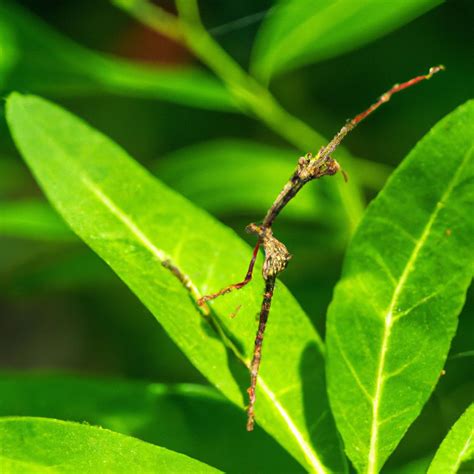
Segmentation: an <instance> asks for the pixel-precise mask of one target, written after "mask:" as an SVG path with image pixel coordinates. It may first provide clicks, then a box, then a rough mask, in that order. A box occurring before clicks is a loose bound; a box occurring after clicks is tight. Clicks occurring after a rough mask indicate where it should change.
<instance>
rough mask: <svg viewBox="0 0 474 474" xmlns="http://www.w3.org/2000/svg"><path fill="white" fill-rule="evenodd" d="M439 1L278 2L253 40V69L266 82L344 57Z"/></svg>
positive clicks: (310, 0) (326, 0) (294, 0)
mask: <svg viewBox="0 0 474 474" xmlns="http://www.w3.org/2000/svg"><path fill="white" fill-rule="evenodd" d="M440 3H442V0H410V1H407V0H392V1H390V2H382V1H381V0H358V1H354V0H318V1H317V2H315V1H314V0H280V1H279V2H278V3H277V5H276V6H275V7H274V8H272V9H271V10H270V13H269V14H268V16H267V18H266V20H265V21H264V23H263V25H262V27H261V30H260V32H259V34H258V36H257V40H256V43H255V48H254V52H253V60H252V68H253V70H254V72H255V74H256V75H257V76H258V77H259V78H260V79H263V80H265V81H268V80H269V79H270V78H271V77H272V76H273V75H275V74H277V73H279V72H282V71H287V70H290V69H294V68H296V67H299V66H302V65H305V64H308V63H314V62H317V61H322V60H323V59H328V58H331V57H334V56H337V55H339V54H342V53H346V52H348V51H351V50H353V49H356V48H358V47H360V46H363V45H365V44H367V43H369V42H370V41H373V40H375V39H377V38H379V37H380V36H383V35H385V34H387V33H390V32H391V31H393V30H395V29H397V28H399V27H400V26H402V25H404V24H405V23H408V22H410V21H412V20H413V19H415V18H416V17H417V16H420V15H422V14H423V13H425V12H427V11H428V10H430V9H431V8H434V7H435V6H436V5H439V4H440Z"/></svg>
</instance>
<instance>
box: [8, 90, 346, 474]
mask: <svg viewBox="0 0 474 474" xmlns="http://www.w3.org/2000/svg"><path fill="white" fill-rule="evenodd" d="M7 121H8V123H9V126H10V129H11V131H12V135H13V137H14V140H15V142H16V144H17V146H18V148H19V149H20V151H21V153H22V155H23V156H24V158H25V160H26V162H27V164H28V165H29V166H30V168H31V170H32V171H33V174H34V175H35V176H36V179H37V180H38V182H39V183H40V185H41V186H42V188H43V189H44V191H45V193H46V194H47V196H48V198H49V199H50V201H51V202H52V203H53V205H54V206H55V207H56V209H57V210H58V211H59V213H60V214H61V215H62V216H63V218H64V219H65V220H66V221H67V222H68V224H69V225H70V226H71V227H72V229H73V230H74V231H75V232H76V233H77V234H78V235H79V236H80V237H81V238H82V239H83V240H84V241H85V242H86V243H87V244H88V245H89V246H90V247H91V248H92V249H93V250H94V251H95V252H97V253H98V254H99V255H100V256H101V257H102V258H103V259H104V260H105V261H106V262H107V263H108V264H109V265H110V266H111V267H112V268H113V269H114V270H115V272H116V273H117V274H118V275H119V276H120V278H122V279H123V280H124V281H125V283H127V285H128V286H129V287H130V288H131V289H132V291H133V292H134V293H135V294H136V295H137V296H138V297H139V298H140V300H141V301H142V302H143V303H144V304H145V305H146V306H147V307H148V308H149V309H150V311H151V312H152V313H153V314H154V315H155V317H156V318H157V319H158V320H159V321H160V323H161V324H162V325H163V327H164V328H165V329H166V331H167V332H168V333H169V335H170V336H171V337H172V338H173V340H174V341H175V342H176V344H177V345H178V346H179V347H180V348H181V350H182V351H183V352H184V353H185V354H186V355H187V357H188V358H189V359H190V360H191V362H192V363H193V364H194V365H195V366H196V367H197V368H198V369H199V370H200V371H201V372H202V373H203V374H204V375H205V376H206V377H207V378H208V379H209V380H210V381H211V382H212V383H213V384H214V385H215V386H216V387H217V388H218V389H219V390H221V391H222V392H223V393H224V394H225V395H226V396H227V397H228V398H229V399H230V400H231V401H233V402H234V403H236V404H238V405H239V406H241V407H242V406H243V405H244V404H245V403H246V393H245V392H246V387H247V384H248V373H247V369H246V368H244V364H245V365H247V366H248V364H249V361H250V359H251V356H252V352H253V341H254V338H255V333H256V328H257V322H256V321H255V313H256V312H257V310H258V308H259V307H260V303H261V298H262V293H263V284H262V281H261V278H259V277H258V275H259V272H260V271H261V259H259V261H258V265H257V267H256V275H257V277H256V278H255V280H254V282H253V283H252V284H251V285H248V286H247V287H245V288H244V289H242V290H241V291H239V292H234V293H231V294H229V295H228V296H227V297H226V298H222V299H220V300H217V301H216V302H215V304H213V312H212V313H211V314H210V315H209V316H205V315H203V314H202V313H201V312H200V311H199V310H198V309H197V306H196V304H195V297H197V296H198V295H200V294H205V293H207V292H209V291H214V290H216V289H219V288H221V287H222V286H223V285H226V284H228V283H229V282H233V281H239V280H240V279H242V277H243V276H244V274H245V272H246V269H247V264H248V260H249V258H250V255H251V250H250V248H249V247H248V246H247V245H246V244H244V243H243V242H242V241H241V240H240V239H239V238H237V236H236V235H235V234H234V233H233V232H232V231H231V230H230V229H228V228H227V227H225V226H223V225H222V224H220V223H219V222H217V221H216V220H214V219H213V218H212V217H210V216H209V215H208V214H206V213H205V212H204V211H202V210H200V209H199V208H196V207H195V206H194V205H193V204H191V203H190V202H188V201H187V200H186V199H185V198H183V197H182V196H180V195H178V194H177V193H175V192H174V191H172V190H170V189H168V188H167V187H166V186H165V185H163V184H161V183H160V182H159V181H157V180H156V179H155V178H153V177H152V176H151V175H150V174H149V173H148V172H146V171H145V170H144V169H143V168H142V167H141V166H139V165H138V164H137V163H136V162H135V161H133V160H132V159H131V158H130V157H129V156H128V155H127V154H126V153H125V152H124V151H123V150H122V149H121V148H120V147H118V146H117V145H115V144H114V143H112V142H111V141H110V140H109V139H107V138H106V137H104V136H103V135H101V134H100V133H98V132H97V131H95V130H93V129H92V128H90V127H89V126H88V125H86V124H85V123H84V122H82V121H81V120H79V119H77V118H76V117H74V116H72V115H71V114H69V113H68V112H66V111H64V110H62V109H61V108H59V107H57V106H55V105H53V104H51V103H49V102H47V101H45V100H43V99H40V98H37V97H33V96H21V95H19V94H13V95H11V96H10V97H9V99H8V102H7ZM165 261H171V262H172V264H173V265H175V266H176V267H177V268H179V269H180V272H181V273H182V274H183V275H186V276H187V278H189V281H188V282H187V284H186V286H187V288H188V290H186V288H185V287H184V285H183V284H182V283H181V282H180V281H179V280H178V278H176V276H175V275H174V274H173V273H172V272H171V271H169V270H168V269H167V268H165V267H164V266H163V262H165ZM238 304H242V309H241V311H240V313H239V316H238V317H236V318H233V319H232V318H230V317H229V315H230V314H231V313H232V312H234V310H235V308H236V306H237V305H238ZM324 378H325V375H324V362H323V348H322V343H321V341H320V339H319V337H318V335H317V333H316V332H315V330H314V328H313V327H312V325H311V323H310V321H309V320H308V318H307V317H306V316H305V314H304V312H303V311H302V309H301V308H300V307H299V305H298V304H297V302H296V301H295V300H294V298H293V297H292V296H291V295H290V293H289V292H288V291H287V290H286V288H285V287H284V285H283V284H281V283H278V288H277V291H276V297H275V302H274V305H273V306H272V314H271V318H270V322H269V326H268V330H267V335H266V337H265V349H264V356H263V362H262V367H261V374H260V378H259V383H258V390H257V391H258V397H257V398H258V399H257V406H256V411H257V422H258V423H259V424H260V426H262V427H263V428H264V429H265V430H266V431H267V432H269V433H270V434H271V435H272V436H274V437H275V439H277V440H278V441H279V442H280V443H281V444H282V445H283V446H284V447H285V448H286V449H287V450H288V451H289V452H290V453H291V454H292V455H293V456H294V457H295V458H296V459H297V460H298V461H299V462H300V463H302V465H303V466H305V468H306V469H308V470H311V471H317V472H321V473H322V472H328V471H336V472H342V471H344V469H345V461H344V458H343V455H342V452H341V451H340V448H339V439H338V436H337V432H336V430H335V426H334V422H333V420H332V416H331V414H330V411H329V406H328V401H327V395H326V390H325V383H324ZM244 422H245V420H244V415H242V429H244V424H245V423H244Z"/></svg>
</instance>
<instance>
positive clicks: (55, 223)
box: [0, 199, 77, 242]
mask: <svg viewBox="0 0 474 474" xmlns="http://www.w3.org/2000/svg"><path fill="white" fill-rule="evenodd" d="M0 236H11V237H20V238H27V239H34V240H47V241H49V240H52V241H54V242H64V241H66V242H69V241H74V240H77V239H76V237H75V235H74V234H73V232H71V230H70V229H69V228H68V227H67V226H66V225H65V224H64V221H63V220H62V219H61V217H59V216H58V214H57V212H55V211H54V210H53V209H52V208H51V206H49V205H48V204H47V203H46V202H44V201H39V200H37V199H35V200H23V201H9V202H1V201H0Z"/></svg>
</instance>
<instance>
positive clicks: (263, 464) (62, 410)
mask: <svg viewBox="0 0 474 474" xmlns="http://www.w3.org/2000/svg"><path fill="white" fill-rule="evenodd" d="M0 393H1V397H0V416H41V417H47V418H56V419H61V420H69V421H78V422H87V423H89V424H92V425H99V426H101V427H103V428H107V429H110V430H112V431H116V432H119V433H122V434H125V435H129V436H133V437H136V438H139V439H141V440H143V441H147V442H149V443H152V444H155V445H158V446H162V447H164V448H167V449H171V450H173V451H176V452H179V453H182V454H186V455H187V456H190V457H192V458H195V459H199V460H200V461H203V462H205V463H206V464H209V465H211V466H214V467H216V468H218V469H222V470H223V471H225V472H234V473H236V472H252V471H256V472H300V470H301V468H299V466H298V464H297V463H296V461H294V460H293V459H292V458H291V456H289V455H288V454H287V453H285V451H284V450H283V449H282V448H281V447H280V446H278V444H277V443H276V442H275V441H273V440H272V439H271V438H270V437H269V436H268V435H267V434H266V433H264V432H263V431H262V430H261V429H257V430H256V431H255V433H253V434H252V435H251V436H249V435H248V433H247V432H246V431H245V430H243V429H242V414H241V412H240V411H239V410H238V409H237V408H236V407H234V406H233V405H231V404H230V403H229V402H228V401H226V400H225V399H224V398H223V397H222V396H221V395H219V394H218V392H217V391H215V390H213V389H211V388H208V387H204V386H200V385H161V384H146V383H140V382H133V383H132V382H124V381H119V380H92V379H82V378H76V377H65V376H53V375H42V376H24V375H22V376H21V375H3V376H0Z"/></svg>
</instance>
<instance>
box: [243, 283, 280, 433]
mask: <svg viewBox="0 0 474 474" xmlns="http://www.w3.org/2000/svg"><path fill="white" fill-rule="evenodd" d="M275 279H276V277H271V278H268V279H267V280H265V293H264V294H263V301H262V308H261V310H260V320H259V324H258V330H257V336H256V337H255V345H254V349H253V357H252V363H251V364H250V387H249V388H248V390H247V393H248V394H249V405H248V408H247V431H252V430H253V426H254V421H255V398H256V397H255V388H256V386H257V378H258V369H259V367H260V361H261V359H262V344H263V335H264V333H265V327H266V325H267V320H268V314H269V313H270V305H271V304H272V297H273V290H274V288H275Z"/></svg>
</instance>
